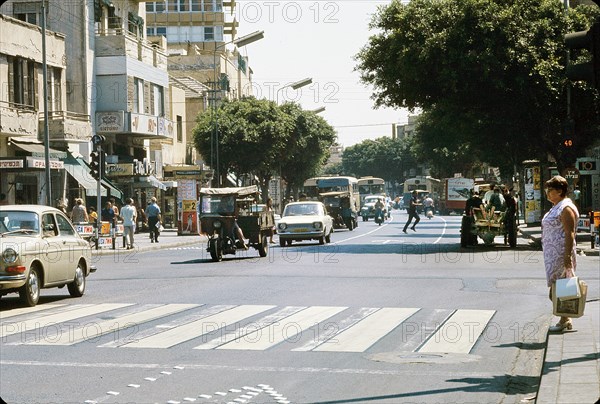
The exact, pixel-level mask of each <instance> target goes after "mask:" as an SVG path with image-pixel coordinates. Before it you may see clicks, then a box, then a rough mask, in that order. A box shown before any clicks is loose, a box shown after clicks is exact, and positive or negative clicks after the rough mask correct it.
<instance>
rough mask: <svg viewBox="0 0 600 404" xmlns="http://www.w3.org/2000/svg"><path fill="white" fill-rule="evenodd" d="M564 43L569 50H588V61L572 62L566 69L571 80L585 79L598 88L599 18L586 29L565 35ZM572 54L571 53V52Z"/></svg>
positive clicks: (599, 78)
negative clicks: (589, 56) (589, 57)
mask: <svg viewBox="0 0 600 404" xmlns="http://www.w3.org/2000/svg"><path fill="white" fill-rule="evenodd" d="M565 44H566V45H567V47H568V48H569V50H571V51H572V50H576V49H587V50H588V51H589V52H590V55H591V60H590V61H589V62H581V63H572V62H571V61H569V63H568V65H567V69H566V73H567V77H568V78H569V80H571V81H586V82H588V83H589V84H591V85H592V86H594V87H595V88H596V89H598V90H600V20H598V21H596V22H595V23H594V24H593V25H592V27H591V28H590V29H589V30H587V31H579V32H571V33H569V34H567V35H565ZM571 55H573V53H571Z"/></svg>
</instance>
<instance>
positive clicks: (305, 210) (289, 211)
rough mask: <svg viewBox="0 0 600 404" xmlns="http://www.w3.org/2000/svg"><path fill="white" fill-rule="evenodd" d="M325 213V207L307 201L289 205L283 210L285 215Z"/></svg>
mask: <svg viewBox="0 0 600 404" xmlns="http://www.w3.org/2000/svg"><path fill="white" fill-rule="evenodd" d="M310 215H323V207H322V206H321V205H317V204H316V203H306V204H298V205H287V206H286V207H285V210H284V211H283V216H310Z"/></svg>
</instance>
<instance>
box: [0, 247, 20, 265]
mask: <svg viewBox="0 0 600 404" xmlns="http://www.w3.org/2000/svg"><path fill="white" fill-rule="evenodd" d="M17 258H19V253H17V252H16V251H15V250H14V249H13V248H7V249H6V250H4V251H3V252H2V260H3V261H4V262H6V263H7V264H12V263H14V262H15V261H16V260H17Z"/></svg>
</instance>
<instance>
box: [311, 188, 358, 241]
mask: <svg viewBox="0 0 600 404" xmlns="http://www.w3.org/2000/svg"><path fill="white" fill-rule="evenodd" d="M351 197H352V195H351V193H350V192H349V191H334V192H323V193H320V194H319V199H320V200H321V202H323V204H324V205H325V206H326V207H327V213H329V216H331V217H332V218H333V228H334V229H342V228H347V229H348V230H350V231H352V230H354V229H355V228H356V227H357V226H358V220H357V218H358V213H357V212H356V208H355V206H354V204H352V203H351V201H350V200H351Z"/></svg>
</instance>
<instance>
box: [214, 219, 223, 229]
mask: <svg viewBox="0 0 600 404" xmlns="http://www.w3.org/2000/svg"><path fill="white" fill-rule="evenodd" d="M222 225H223V223H221V222H220V221H219V220H215V221H214V222H213V227H214V228H215V229H220V228H221V226H222Z"/></svg>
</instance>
